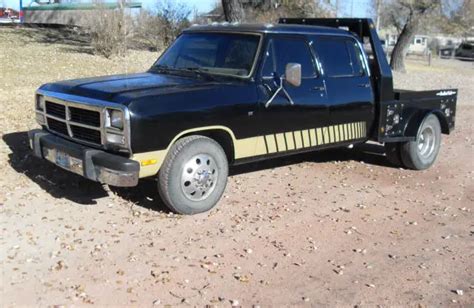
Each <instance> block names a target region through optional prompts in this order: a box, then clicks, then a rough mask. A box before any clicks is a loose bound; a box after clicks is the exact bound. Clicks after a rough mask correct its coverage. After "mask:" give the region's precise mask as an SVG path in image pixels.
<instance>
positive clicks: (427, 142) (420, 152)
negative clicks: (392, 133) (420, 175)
mask: <svg viewBox="0 0 474 308" xmlns="http://www.w3.org/2000/svg"><path fill="white" fill-rule="evenodd" d="M440 146H441V125H440V124H439V120H438V118H437V117H436V116H435V115H434V114H429V115H428V116H426V117H425V118H424V119H423V122H421V125H420V126H419V128H418V132H417V134H416V140H414V141H408V142H405V143H403V144H402V145H401V146H400V156H401V158H402V162H403V164H404V165H405V167H406V168H409V169H414V170H424V169H428V168H429V167H431V165H433V163H434V162H435V160H436V157H438V153H439V148H440Z"/></svg>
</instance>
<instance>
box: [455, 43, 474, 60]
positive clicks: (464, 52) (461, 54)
mask: <svg viewBox="0 0 474 308" xmlns="http://www.w3.org/2000/svg"><path fill="white" fill-rule="evenodd" d="M455 56H456V58H459V59H460V60H474V42H463V43H461V45H459V47H458V48H457V49H456V53H455Z"/></svg>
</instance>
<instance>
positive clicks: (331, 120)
mask: <svg viewBox="0 0 474 308" xmlns="http://www.w3.org/2000/svg"><path fill="white" fill-rule="evenodd" d="M456 100H457V90H456V89H442V90H434V91H423V92H413V91H404V90H394V89H393V85H392V73H391V70H390V67H389V65H388V63H387V60H386V56H385V54H384V51H383V49H382V45H381V44H380V40H379V38H378V36H377V33H376V31H375V29H374V25H373V22H372V21H371V20H370V19H281V20H280V21H279V23H278V24H266V25H243V24H242V25H239V24H216V25H206V26H193V27H191V28H189V29H186V30H185V31H183V33H182V34H181V35H180V36H179V37H178V38H177V39H176V41H175V42H174V43H173V44H172V45H171V46H170V47H169V48H168V49H167V50H166V51H165V52H164V53H163V54H162V55H161V57H160V58H159V59H158V60H157V61H156V62H155V64H154V65H153V66H152V67H151V68H150V69H149V70H148V71H147V72H146V73H140V74H127V75H116V76H107V77H97V78H88V79H77V80H69V81H61V82H55V83H49V84H45V85H43V86H41V87H40V88H39V89H38V91H37V93H36V103H35V112H36V119H37V122H38V123H39V125H40V126H41V127H42V129H37V130H33V131H31V132H30V133H29V137H30V145H31V147H32V149H33V152H34V154H35V155H36V156H37V157H40V158H44V159H46V160H49V161H51V162H53V163H54V164H56V165H58V166H60V167H62V168H64V169H66V170H69V171H72V172H74V173H77V174H80V175H82V176H84V177H86V178H88V179H91V180H94V181H98V182H101V183H105V184H109V185H112V186H135V185H137V184H138V180H139V178H145V177H155V178H157V183H158V190H159V192H160V195H161V197H162V199H163V201H164V202H165V203H166V205H167V206H169V208H170V209H172V210H174V211H176V212H179V213H183V214H193V213H199V212H203V211H206V210H209V209H211V208H212V207H213V206H215V205H216V203H217V202H218V201H219V199H220V198H221V196H222V194H223V192H224V189H225V187H226V182H227V176H228V166H229V165H236V164H241V163H246V162H252V161H257V160H263V159H268V158H272V157H278V156H285V155H292V154H295V153H301V152H306V151H317V150H322V149H327V148H335V147H347V146H351V145H354V144H359V143H364V142H366V141H369V140H371V141H376V142H380V143H384V144H385V147H386V150H387V151H386V153H387V158H388V159H389V160H390V161H391V162H392V163H394V164H396V165H398V166H401V167H405V168H410V169H417V170H420V169H426V168H428V167H429V166H431V165H432V164H433V162H434V161H435V159H436V157H437V155H438V152H439V148H440V142H441V133H443V134H449V133H450V132H451V131H452V130H453V129H454V122H455V112H456Z"/></svg>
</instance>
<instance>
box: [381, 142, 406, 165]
mask: <svg viewBox="0 0 474 308" xmlns="http://www.w3.org/2000/svg"><path fill="white" fill-rule="evenodd" d="M400 146H401V144H400V142H386V143H385V156H386V157H387V160H388V161H389V162H390V163H391V164H392V165H394V166H396V167H403V166H404V165H403V162H402V157H401V155H400Z"/></svg>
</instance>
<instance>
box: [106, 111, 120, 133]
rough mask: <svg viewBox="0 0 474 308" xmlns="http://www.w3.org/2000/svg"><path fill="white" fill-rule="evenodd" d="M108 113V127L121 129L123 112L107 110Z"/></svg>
mask: <svg viewBox="0 0 474 308" xmlns="http://www.w3.org/2000/svg"><path fill="white" fill-rule="evenodd" d="M107 113H108V121H107V122H108V123H107V124H108V126H109V127H113V128H117V129H123V112H122V111H121V110H118V109H107Z"/></svg>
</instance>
